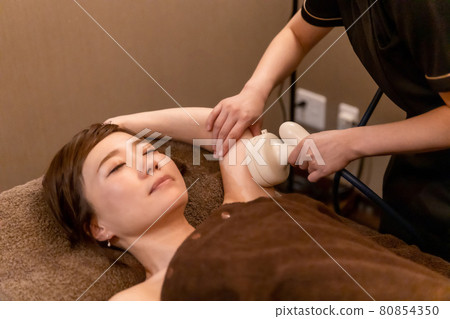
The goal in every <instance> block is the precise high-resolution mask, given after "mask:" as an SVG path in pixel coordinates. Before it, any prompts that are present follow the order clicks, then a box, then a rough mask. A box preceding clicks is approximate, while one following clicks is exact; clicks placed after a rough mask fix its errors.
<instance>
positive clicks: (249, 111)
mask: <svg viewBox="0 0 450 319" xmlns="http://www.w3.org/2000/svg"><path fill="white" fill-rule="evenodd" d="M265 102H266V99H265V98H264V96H263V95H262V94H261V93H260V92H258V91H257V90H256V89H253V88H244V89H243V90H242V91H241V93H239V94H238V95H235V96H232V97H229V98H226V99H224V100H222V101H220V102H219V104H217V105H216V106H215V107H214V109H213V110H212V112H211V114H210V115H209V116H208V119H207V121H206V129H207V130H208V131H211V130H212V135H213V139H219V140H223V145H222V149H219V148H220V143H217V145H216V146H217V148H216V147H215V148H214V150H215V154H216V155H218V156H224V155H226V154H227V152H228V150H229V147H230V144H229V140H230V139H235V140H237V139H239V138H240V137H241V136H242V134H243V133H244V131H245V130H246V129H247V128H249V129H250V131H251V133H252V134H253V136H255V135H259V134H261V126H262V119H259V120H258V121H257V122H256V123H255V124H254V125H252V123H253V122H254V121H255V120H256V119H257V118H258V117H259V116H260V115H261V114H262V112H263V109H264V104H265Z"/></svg>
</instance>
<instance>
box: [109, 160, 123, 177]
mask: <svg viewBox="0 0 450 319" xmlns="http://www.w3.org/2000/svg"><path fill="white" fill-rule="evenodd" d="M124 165H125V163H121V164H119V165H117V166H115V167H114V168H113V169H112V170H111V172H109V173H108V175H107V176H106V177H108V176H109V175H111V174H112V173H114V172H117V171H118V170H119V169H120V168H121V167H122V166H124Z"/></svg>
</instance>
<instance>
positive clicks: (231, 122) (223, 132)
mask: <svg viewBox="0 0 450 319" xmlns="http://www.w3.org/2000/svg"><path fill="white" fill-rule="evenodd" d="M236 122H237V120H235V119H233V118H232V117H231V116H228V117H227V119H226V121H225V123H223V125H222V128H221V129H220V131H219V133H218V134H217V139H218V140H219V141H218V143H222V148H220V149H216V151H217V152H218V155H219V156H224V155H225V154H227V152H228V143H227V142H228V139H229V138H230V133H231V131H232V130H233V128H234V127H235V125H236ZM225 144H226V145H227V147H225Z"/></svg>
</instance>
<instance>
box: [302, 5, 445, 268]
mask: <svg viewBox="0 0 450 319" xmlns="http://www.w3.org/2000/svg"><path fill="white" fill-rule="evenodd" d="M371 5H373V6H372V7H371ZM369 7H370V8H369ZM302 16H303V18H304V19H305V20H306V21H307V22H308V23H310V24H312V25H316V26H323V27H327V26H328V27H330V26H344V27H345V28H346V29H347V31H348V32H347V34H348V37H349V39H350V42H351V44H352V46H353V49H354V50H355V52H356V54H357V55H358V57H359V59H360V60H361V62H362V63H363V65H364V67H365V68H366V69H367V71H368V72H369V73H370V75H371V76H372V78H373V79H374V80H375V82H376V83H377V84H378V85H379V87H380V88H381V89H382V90H383V92H384V93H385V94H386V95H387V96H388V97H389V98H390V99H391V100H392V101H393V102H394V103H396V104H397V105H398V106H399V107H400V108H402V109H403V110H404V111H405V112H406V114H407V118H410V117H413V116H416V115H420V114H423V113H425V112H427V111H430V110H432V109H434V108H437V107H439V106H442V105H445V103H444V101H443V100H442V98H441V97H440V96H439V94H438V93H439V92H448V91H450V0H378V1H376V0H306V1H305V2H304V4H303V8H302ZM432 129H433V127H430V130H432ZM383 197H384V199H385V200H386V201H387V202H388V203H389V204H390V205H391V206H393V208H394V209H396V210H397V211H398V212H399V213H400V214H402V215H403V216H404V217H405V218H406V219H408V220H409V221H410V222H411V223H412V224H413V226H414V227H415V228H416V229H417V232H418V233H419V235H420V237H421V238H422V241H423V242H424V243H423V244H421V245H420V246H421V248H422V249H423V250H425V251H428V252H431V253H434V254H437V255H440V256H442V257H444V258H446V259H447V260H450V149H447V150H442V151H437V152H428V153H421V154H401V155H394V156H392V158H391V161H390V163H389V166H388V168H387V170H386V173H385V176H384V186H383ZM380 230H381V231H383V232H389V233H392V234H395V235H397V236H398V237H400V238H403V239H404V240H405V241H407V242H414V239H413V238H412V237H411V235H410V234H408V233H407V232H405V231H404V230H403V229H402V227H401V226H400V225H399V224H398V223H397V222H396V221H395V220H393V219H392V218H390V217H389V216H382V219H381V226H380ZM416 243H417V242H416Z"/></svg>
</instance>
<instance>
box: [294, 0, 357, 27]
mask: <svg viewBox="0 0 450 319" xmlns="http://www.w3.org/2000/svg"><path fill="white" fill-rule="evenodd" d="M349 1H351V0H349ZM302 17H303V19H304V20H305V21H306V22H308V23H309V24H312V25H315V26H318V27H337V26H342V25H343V24H342V17H341V13H340V11H339V7H338V4H337V1H336V0H305V2H304V3H303V7H302Z"/></svg>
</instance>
